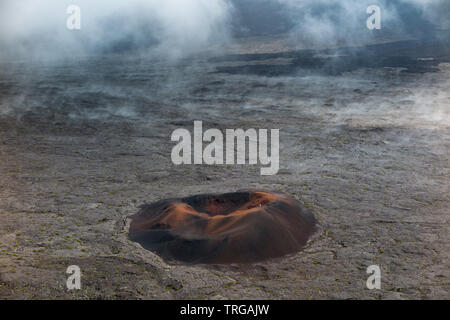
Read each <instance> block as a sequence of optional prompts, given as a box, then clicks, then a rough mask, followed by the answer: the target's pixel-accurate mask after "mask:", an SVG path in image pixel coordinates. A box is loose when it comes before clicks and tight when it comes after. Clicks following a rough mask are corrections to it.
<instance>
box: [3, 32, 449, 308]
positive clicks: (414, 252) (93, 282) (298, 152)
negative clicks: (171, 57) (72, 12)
mask: <svg viewBox="0 0 450 320" xmlns="http://www.w3.org/2000/svg"><path fill="white" fill-rule="evenodd" d="M269 40H270V39H269ZM269 40H267V39H264V38H263V37H262V38H260V39H252V41H243V43H245V44H242V45H234V46H233V47H232V48H229V49H228V51H226V52H225V51H223V50H222V51H221V52H220V53H217V52H211V53H208V54H203V55H202V56H197V57H193V58H189V59H182V60H177V61H176V62H172V63H166V62H164V61H162V60H157V59H153V58H149V57H145V56H144V55H120V54H104V55H95V56H91V57H88V58H80V59H71V60H67V61H64V60H61V61H60V62H58V63H49V64H45V63H42V64H34V65H33V67H30V65H28V64H27V63H25V62H24V63H21V62H14V63H12V62H11V63H2V64H1V66H0V68H1V73H0V159H1V160H0V299H18V298H20V299H54V298H56V299H63V298H65V299H67V298H69V299H72V298H74V299H156V298H158V299H448V298H450V293H449V292H450V282H449V276H450V271H449V270H450V259H449V253H450V247H449V246H450V245H449V244H450V232H449V231H450V230H449V204H450V199H449V162H448V161H449V150H450V140H449V139H450V121H449V120H450V114H449V111H450V90H449V89H450V46H449V42H448V41H437V42H433V41H431V42H430V41H428V42H427V41H402V42H393V43H390V44H389V45H386V44H378V45H373V46H369V47H365V48H364V49H358V50H355V49H351V50H350V49H349V48H347V49H335V50H316V51H312V50H303V51H298V50H292V49H290V48H285V47H283V46H279V47H277V42H274V45H273V46H271V50H270V52H268V50H265V49H264V46H261V45H260V43H259V42H264V43H265V44H267V43H269V42H270V41H272V40H270V41H269ZM258 41H259V42H258ZM261 48H263V49H261ZM224 52H225V53H224ZM195 120H201V121H203V126H204V128H205V129H206V128H219V129H227V128H243V129H248V128H256V129H258V128H279V129H280V144H281V146H280V171H279V173H278V174H277V175H275V176H261V175H260V172H259V169H260V167H259V166H248V165H246V166H227V165H224V166H189V165H188V166H175V165H173V164H172V161H171V158H170V155H171V149H172V147H173V146H174V143H172V142H171V141H170V136H171V133H172V132H173V131H174V130H175V129H177V128H180V127H183V128H187V129H189V130H191V129H192V126H193V122H194V121H195ZM240 189H258V190H260V189H262V190H272V191H279V192H285V193H287V194H289V195H291V196H292V197H294V198H295V199H297V200H299V201H300V202H301V203H303V204H304V205H305V206H306V207H308V208H309V209H310V210H311V211H312V212H313V213H314V215H315V217H316V218H317V220H318V227H319V230H318V231H317V232H316V234H315V235H314V236H313V238H312V239H310V241H309V242H308V244H307V247H306V248H305V249H304V250H303V251H300V252H298V253H297V254H294V255H290V256H287V257H284V258H281V259H277V260H269V261H266V262H260V263H255V264H251V265H241V264H232V265H185V264H183V263H175V262H170V263H169V262H167V261H164V260H163V259H162V258H160V257H159V256H158V255H156V254H154V253H152V252H150V251H147V250H145V249H143V248H142V247H141V246H140V245H139V244H137V243H134V242H132V241H130V239H129V237H128V229H129V223H130V219H129V217H130V216H132V215H134V214H136V213H137V212H138V210H139V208H138V207H139V206H140V205H142V204H144V203H152V202H155V201H158V200H161V199H167V198H180V197H186V196H190V195H195V194H202V193H226V192H235V191H237V190H240ZM69 265H78V266H80V268H81V270H82V290H79V291H71V292H69V291H68V290H67V288H66V280H67V276H68V275H67V274H66V269H67V267H68V266H69ZM370 265H379V266H380V267H381V270H382V288H381V290H374V291H370V290H368V289H367V288H366V280H367V277H368V275H367V273H366V269H367V267H368V266H370Z"/></svg>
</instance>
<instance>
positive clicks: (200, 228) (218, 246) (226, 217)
mask: <svg viewBox="0 0 450 320" xmlns="http://www.w3.org/2000/svg"><path fill="white" fill-rule="evenodd" d="M131 219H132V222H131V225H130V232H129V236H130V239H131V240H132V241H135V242H138V243H140V244H141V245H142V246H143V247H144V248H145V249H148V250H150V251H153V252H156V253H158V254H160V255H161V256H162V257H164V258H166V259H168V260H177V261H182V262H186V263H193V264H196V263H202V264H230V263H253V262H259V261H263V260H267V259H271V258H277V257H282V256H284V255H287V254H292V253H295V252H297V251H299V250H301V249H302V248H303V247H304V246H305V244H306V242H307V241H308V239H309V237H310V236H311V235H312V234H313V233H314V231H315V225H316V220H315V218H314V215H313V214H312V213H311V212H310V211H309V210H308V209H306V208H305V207H303V206H302V205H301V204H300V202H298V201H297V200H295V199H293V198H291V197H289V196H288V195H286V194H283V193H273V192H266V191H259V190H244V191H238V192H235V193H225V194H202V195H196V196H191V197H186V198H180V199H167V200H161V201H158V202H156V203H153V204H149V205H144V206H142V207H141V209H140V211H139V212H138V213H137V214H135V215H133V216H132V217H131Z"/></svg>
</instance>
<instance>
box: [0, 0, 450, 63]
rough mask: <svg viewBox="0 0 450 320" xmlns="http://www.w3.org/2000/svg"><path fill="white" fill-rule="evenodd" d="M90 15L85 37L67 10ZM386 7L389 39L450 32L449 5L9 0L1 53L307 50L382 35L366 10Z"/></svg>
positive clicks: (1, 10) (364, 0)
mask: <svg viewBox="0 0 450 320" xmlns="http://www.w3.org/2000/svg"><path fill="white" fill-rule="evenodd" d="M70 4H76V5H78V6H80V8H81V9H82V30H80V31H75V32H74V31H69V30H67V29H66V27H65V26H66V20H67V18H68V15H67V14H66V9H67V7H68V6H69V5H70ZM373 4H375V5H379V6H380V7H381V8H382V19H383V29H384V32H389V33H391V32H397V33H399V32H400V33H404V34H411V33H412V34H415V35H428V34H429V33H430V32H431V31H432V30H434V29H436V28H441V29H442V28H450V1H448V0H375V1H374V0H191V1H186V0H164V1H160V0H127V1H123V0H96V1H90V0H73V1H60V0H42V1H34V0H2V2H1V3H0V54H3V55H5V54H13V55H14V56H17V55H18V54H22V55H25V56H27V55H28V56H29V55H31V56H33V57H35V56H46V57H48V56H52V55H56V56H59V55H62V54H65V55H68V56H73V55H75V54H81V53H92V52H105V51H115V52H117V51H123V50H129V49H136V48H150V47H151V48H156V49H157V50H160V51H161V52H163V53H164V55H166V56H173V57H178V56H181V55H184V54H186V53H194V52H197V51H202V50H208V49H209V48H211V46H212V45H213V44H216V43H224V42H226V41H227V40H229V39H230V35H231V34H234V35H235V36H239V35H261V34H277V33H288V34H291V35H292V37H293V38H294V39H295V41H296V43H298V45H299V46H301V47H308V46H311V45H316V44H319V45H337V44H353V43H354V42H358V41H359V40H361V39H364V38H367V37H372V36H374V33H373V32H370V31H369V30H367V29H366V28H365V19H367V15H366V8H367V7H368V6H369V5H373Z"/></svg>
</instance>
